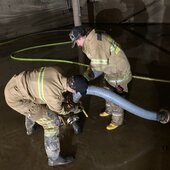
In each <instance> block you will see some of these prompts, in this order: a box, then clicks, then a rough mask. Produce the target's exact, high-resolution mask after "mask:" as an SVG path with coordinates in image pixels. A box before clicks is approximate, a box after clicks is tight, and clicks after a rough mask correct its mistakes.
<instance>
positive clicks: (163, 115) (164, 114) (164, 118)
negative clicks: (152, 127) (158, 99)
mask: <svg viewBox="0 0 170 170" xmlns="http://www.w3.org/2000/svg"><path fill="white" fill-rule="evenodd" d="M159 115H160V120H159V122H160V123H162V124H166V123H168V122H169V121H170V113H169V111H168V110H166V109H161V110H160V111H159Z"/></svg>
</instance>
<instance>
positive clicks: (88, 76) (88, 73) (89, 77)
mask: <svg viewBox="0 0 170 170" xmlns="http://www.w3.org/2000/svg"><path fill="white" fill-rule="evenodd" d="M83 76H84V77H85V78H86V79H87V80H88V81H90V80H92V79H94V73H93V71H92V69H91V67H88V68H87V70H86V71H85V72H84V74H83Z"/></svg>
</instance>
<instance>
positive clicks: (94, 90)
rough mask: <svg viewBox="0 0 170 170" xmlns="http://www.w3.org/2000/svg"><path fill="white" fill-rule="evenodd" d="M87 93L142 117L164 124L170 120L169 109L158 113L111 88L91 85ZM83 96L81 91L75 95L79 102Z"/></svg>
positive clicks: (76, 100) (76, 101) (74, 98)
mask: <svg viewBox="0 0 170 170" xmlns="http://www.w3.org/2000/svg"><path fill="white" fill-rule="evenodd" d="M86 95H94V96H98V97H101V98H103V99H105V100H106V101H110V102H113V103H114V104H116V105H118V106H120V107H121V108H123V109H124V110H127V111H128V112H130V113H132V114H134V115H136V116H139V117H141V118H144V119H148V120H153V121H158V122H160V123H163V124H166V123H168V122H169V120H170V114H169V112H168V111H167V110H163V109H162V110H160V112H158V113H157V112H151V111H148V110H145V109H143V108H141V107H139V106H136V105H135V104H133V103H131V102H129V101H128V100H126V99H124V98H123V97H121V96H119V95H117V94H116V93H114V92H112V91H110V90H107V89H104V88H101V87H96V86H92V85H90V86H89V87H88V88H87V93H86ZM81 97H82V96H81V94H80V93H75V94H74V95H73V100H74V102H75V103H78V101H79V100H80V98H81Z"/></svg>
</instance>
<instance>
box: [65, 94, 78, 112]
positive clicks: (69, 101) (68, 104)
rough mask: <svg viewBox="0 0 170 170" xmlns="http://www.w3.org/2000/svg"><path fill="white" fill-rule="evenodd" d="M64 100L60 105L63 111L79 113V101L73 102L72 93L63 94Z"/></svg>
mask: <svg viewBox="0 0 170 170" xmlns="http://www.w3.org/2000/svg"><path fill="white" fill-rule="evenodd" d="M64 98H65V99H64V101H63V103H62V106H63V107H64V110H65V112H67V113H70V112H73V113H79V112H81V107H80V105H79V103H74V102H73V95H72V93H66V94H65V95H64Z"/></svg>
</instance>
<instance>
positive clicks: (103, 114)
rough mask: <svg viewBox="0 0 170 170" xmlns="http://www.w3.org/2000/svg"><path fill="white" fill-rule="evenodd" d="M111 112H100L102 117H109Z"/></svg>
mask: <svg viewBox="0 0 170 170" xmlns="http://www.w3.org/2000/svg"><path fill="white" fill-rule="evenodd" d="M109 115H110V114H109V113H107V112H102V113H100V114H99V116H100V117H108V116H109Z"/></svg>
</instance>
